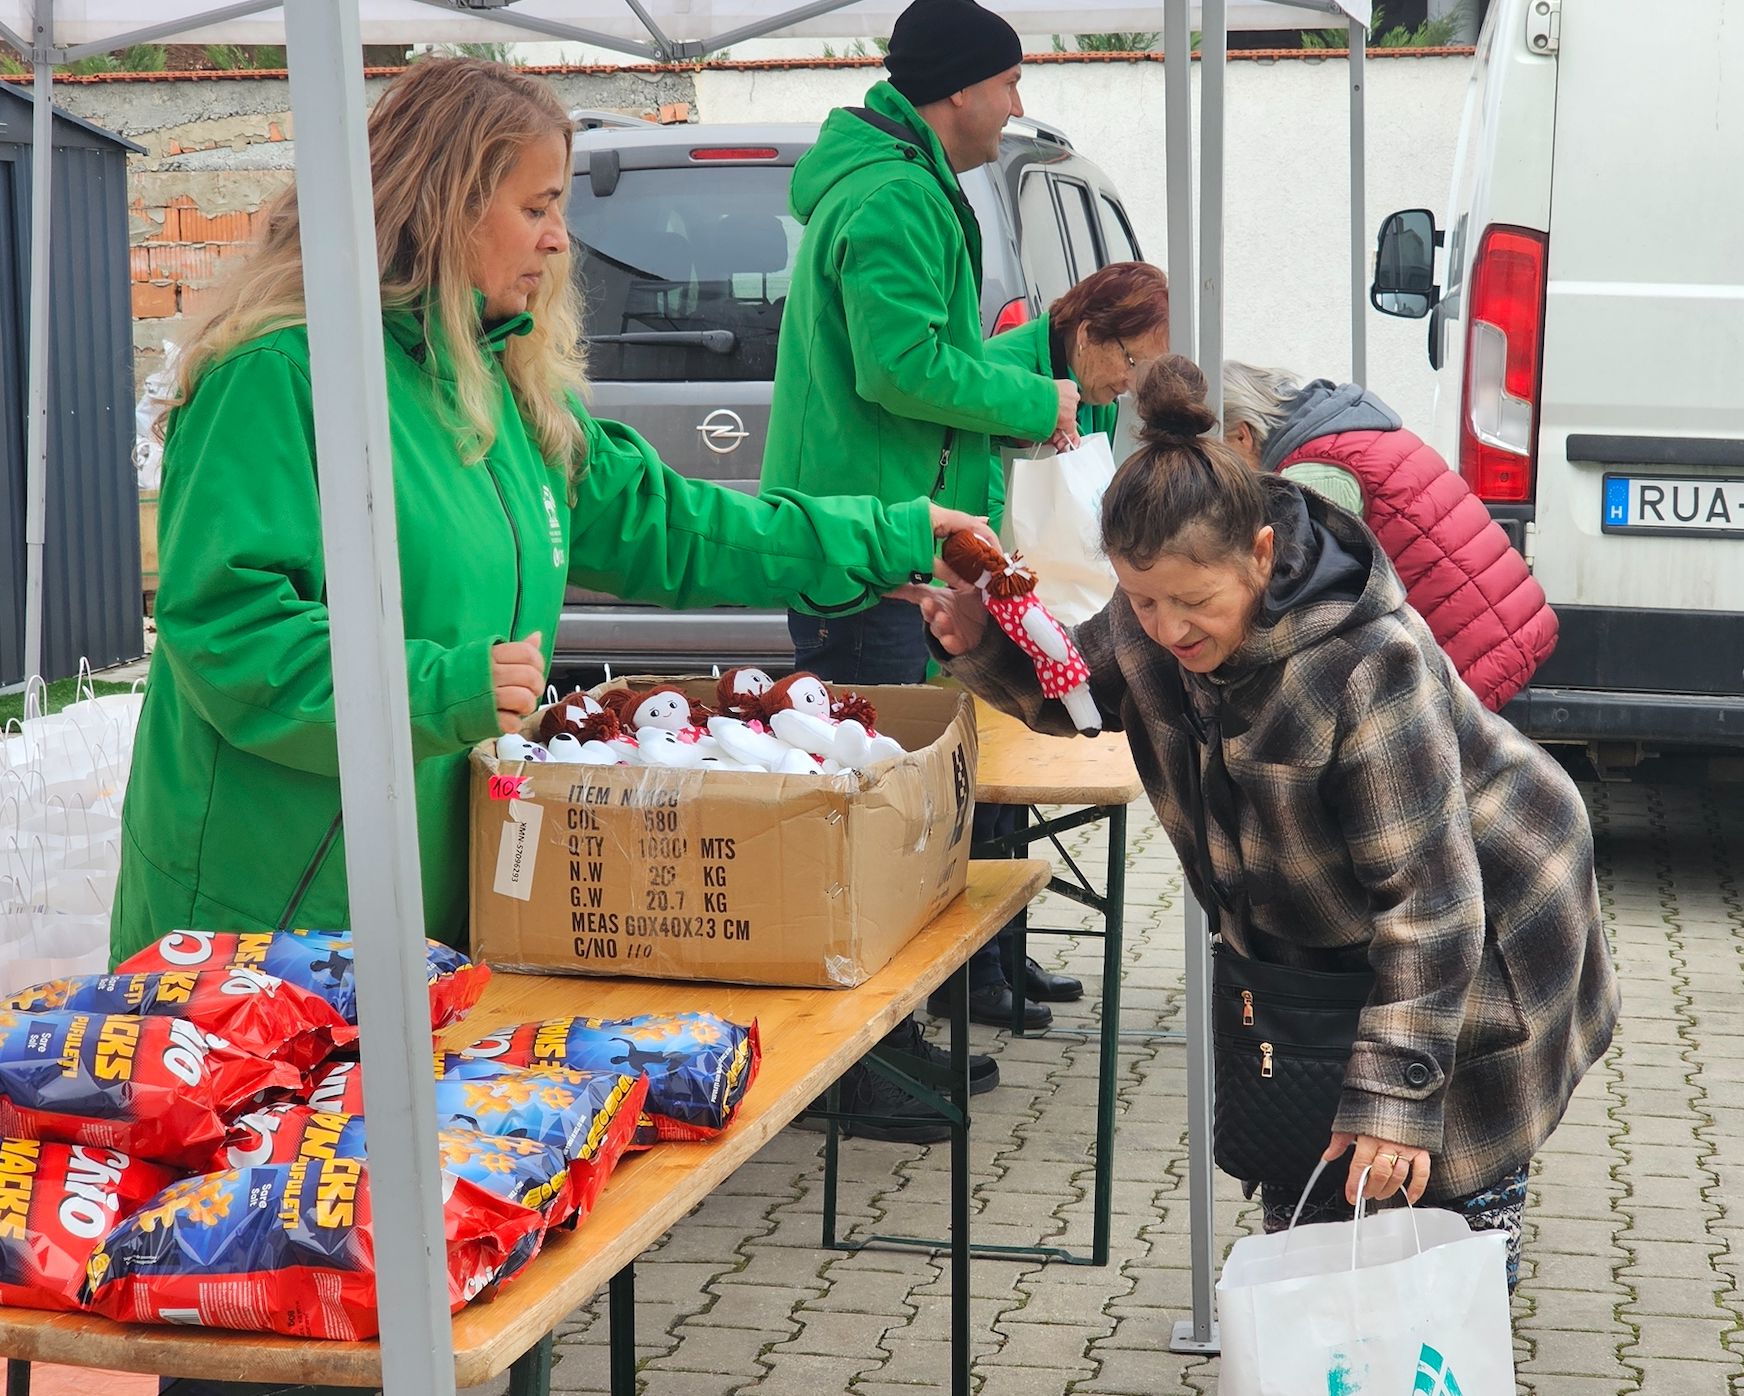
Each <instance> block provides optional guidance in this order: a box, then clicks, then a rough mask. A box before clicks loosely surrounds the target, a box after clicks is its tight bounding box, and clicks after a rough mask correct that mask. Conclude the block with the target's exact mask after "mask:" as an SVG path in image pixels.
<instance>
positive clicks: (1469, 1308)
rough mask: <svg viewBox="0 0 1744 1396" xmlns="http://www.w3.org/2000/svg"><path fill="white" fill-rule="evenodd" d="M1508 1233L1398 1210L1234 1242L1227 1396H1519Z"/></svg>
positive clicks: (1224, 1311)
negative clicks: (1510, 1303)
mask: <svg viewBox="0 0 1744 1396" xmlns="http://www.w3.org/2000/svg"><path fill="white" fill-rule="evenodd" d="M1507 1250H1508V1242H1507V1238H1506V1236H1504V1235H1503V1234H1502V1233H1501V1232H1499V1231H1487V1232H1474V1231H1472V1230H1471V1228H1470V1227H1469V1226H1467V1225H1466V1222H1465V1219H1464V1218H1463V1217H1461V1216H1460V1215H1459V1214H1458V1213H1455V1212H1448V1211H1442V1210H1439V1209H1436V1208H1429V1207H1423V1208H1399V1209H1397V1210H1393V1211H1385V1212H1380V1213H1371V1214H1370V1215H1369V1216H1367V1217H1359V1218H1358V1219H1357V1220H1355V1221H1348V1222H1330V1223H1322V1224H1319V1225H1314V1226H1302V1227H1296V1228H1295V1229H1294V1230H1293V1231H1290V1232H1278V1233H1276V1234H1274V1235H1270V1236H1248V1237H1244V1238H1243V1239H1241V1240H1239V1241H1237V1242H1236V1243H1235V1245H1234V1247H1233V1248H1232V1249H1231V1250H1230V1253H1229V1259H1228V1260H1227V1261H1225V1262H1224V1266H1223V1274H1222V1276H1221V1278H1219V1280H1218V1282H1217V1307H1218V1320H1219V1324H1220V1327H1221V1331H1222V1337H1223V1361H1222V1367H1221V1372H1220V1375H1219V1380H1218V1391H1219V1392H1220V1393H1221V1396H1329V1394H1330V1393H1336V1396H1514V1389H1515V1388H1514V1345H1513V1336H1512V1329H1511V1327H1510V1319H1509V1311H1508V1276H1507Z"/></svg>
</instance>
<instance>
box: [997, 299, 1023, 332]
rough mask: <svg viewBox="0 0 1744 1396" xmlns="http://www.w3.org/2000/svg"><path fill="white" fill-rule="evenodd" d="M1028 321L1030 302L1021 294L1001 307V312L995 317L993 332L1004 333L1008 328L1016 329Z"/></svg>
mask: <svg viewBox="0 0 1744 1396" xmlns="http://www.w3.org/2000/svg"><path fill="white" fill-rule="evenodd" d="M1028 323H1029V302H1028V301H1026V300H1025V299H1024V298H1023V297H1022V296H1019V297H1018V298H1017V299H1016V300H1014V301H1007V302H1006V303H1005V304H1004V305H1002V306H1000V307H999V314H998V315H996V316H994V317H993V333H994V334H1004V333H1005V332H1006V331H1007V330H1015V329H1016V328H1017V327H1018V326H1019V325H1027V324H1028Z"/></svg>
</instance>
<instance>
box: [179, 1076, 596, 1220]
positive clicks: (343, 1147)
mask: <svg viewBox="0 0 1744 1396" xmlns="http://www.w3.org/2000/svg"><path fill="white" fill-rule="evenodd" d="M437 1145H438V1147H439V1148H440V1149H441V1151H442V1167H443V1170H444V1171H445V1172H447V1173H450V1174H452V1175H453V1176H455V1177H457V1178H464V1179H466V1180H467V1181H468V1182H469V1183H476V1184H478V1186H479V1187H481V1188H483V1189H485V1191H487V1192H494V1193H496V1194H497V1195H498V1196H501V1197H507V1198H509V1199H510V1200H511V1201H514V1202H519V1203H520V1204H521V1205H522V1206H523V1207H531V1208H532V1209H533V1210H534V1211H536V1212H538V1213H539V1214H540V1215H541V1216H543V1217H544V1218H545V1220H546V1222H547V1223H548V1224H550V1225H552V1226H560V1225H562V1224H563V1223H564V1222H566V1221H568V1220H569V1219H570V1218H571V1217H572V1216H574V1215H575V1207H576V1203H575V1196H574V1188H573V1186H572V1183H571V1179H570V1175H569V1159H568V1158H567V1156H565V1154H564V1152H563V1150H562V1149H560V1148H558V1147H557V1146H556V1145H555V1144H541V1143H539V1142H538V1141H536V1140H532V1139H522V1138H517V1137H514V1136H511V1135H504V1134H481V1133H480V1132H479V1131H477V1130H474V1129H459V1128H447V1129H444V1130H442V1131H441V1133H440V1135H439V1136H438V1138H437ZM367 1152H368V1147H367V1138H366V1134H365V1125H364V1119H363V1116H362V1115H331V1114H328V1113H327V1112H326V1111H323V1110H317V1109H315V1108H314V1107H313V1106H312V1105H290V1104H280V1105H269V1106H267V1107H266V1109H264V1110H255V1111H252V1112H250V1113H249V1114H247V1115H241V1116H238V1117H237V1119H236V1120H235V1121H234V1122H233V1123H232V1124H231V1126H230V1134H229V1137H228V1138H226V1140H225V1141H224V1147H223V1148H222V1149H220V1150H219V1151H218V1153H217V1154H216V1155H215V1156H214V1158H213V1167H214V1168H215V1169H218V1170H222V1169H225V1168H253V1167H256V1166H258V1165H260V1164H264V1163H295V1162H296V1161H297V1160H298V1159H305V1158H363V1157H365V1156H366V1154H367Z"/></svg>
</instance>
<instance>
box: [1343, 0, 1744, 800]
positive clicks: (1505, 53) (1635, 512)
mask: <svg viewBox="0 0 1744 1396" xmlns="http://www.w3.org/2000/svg"><path fill="white" fill-rule="evenodd" d="M1741 160H1744V0H1677V3H1676V4H1675V5H1672V6H1666V5H1658V4H1649V3H1645V0H1493V3H1492V4H1491V6H1490V9H1489V14H1488V16H1487V18H1486V20H1485V23H1484V27H1483V32H1482V34H1481V35H1480V36H1479V38H1478V46H1477V55H1476V58H1475V61H1474V64H1473V69H1472V77H1471V85H1470V87H1469V88H1468V89H1467V92H1466V100H1465V113H1464V117H1463V121H1462V124H1461V128H1460V138H1459V151H1458V156H1457V159H1456V164H1455V171H1454V184H1453V190H1452V193H1451V196H1450V199H1449V206H1448V209H1447V212H1446V215H1445V217H1444V218H1443V219H1442V220H1441V221H1440V222H1439V224H1438V223H1437V221H1436V220H1435V219H1434V217H1433V215H1432V214H1431V213H1430V212H1429V211H1428V210H1425V209H1411V210H1406V211H1404V212H1401V213H1395V214H1393V215H1392V216H1391V217H1389V218H1388V219H1387V220H1386V221H1385V223H1384V224H1383V225H1382V228H1381V235H1380V243H1379V248H1378V253H1377V260H1376V275H1375V282H1374V286H1373V288H1372V290H1371V293H1370V295H1371V301H1372V303H1373V304H1374V306H1375V308H1376V309H1377V310H1380V311H1382V312H1384V313H1386V314H1391V315H1405V316H1409V317H1414V318H1415V317H1424V316H1427V318H1428V329H1429V361H1430V363H1431V365H1433V366H1434V367H1435V369H1436V370H1437V390H1436V410H1435V420H1434V427H1433V434H1432V435H1431V436H1430V442H1431V444H1432V445H1434V446H1435V447H1436V448H1437V449H1439V450H1440V451H1441V452H1442V453H1443V454H1444V455H1445V456H1446V457H1447V459H1448V461H1449V462H1451V463H1453V464H1454V465H1455V466H1456V467H1457V468H1458V470H1459V471H1460V473H1461V474H1462V475H1463V476H1464V477H1465V479H1466V480H1467V482H1468V483H1469V484H1470V485H1471V486H1472V488H1473V489H1474V490H1475V491H1476V492H1477V493H1478V495H1479V496H1480V497H1481V498H1483V499H1484V500H1485V502H1486V503H1488V504H1489V506H1490V510H1491V513H1492V514H1493V515H1494V516H1495V517H1496V518H1497V519H1498V520H1500V521H1501V523H1502V524H1503V526H1504V527H1505V528H1506V529H1507V530H1508V532H1509V534H1510V536H1511V537H1512V538H1513V540H1514V544H1515V546H1516V547H1518V548H1519V549H1520V551H1521V552H1522V553H1523V554H1524V555H1525V557H1526V559H1527V561H1528V562H1529V563H1530V564H1531V565H1532V569H1533V572H1534V574H1535V575H1536V576H1537V578H1538V580H1539V582H1540V583H1541V584H1542V585H1543V587H1544V590H1545V592H1546V594H1547V595H1548V596H1549V598H1550V601H1551V604H1552V605H1553V606H1554V607H1555V608H1556V612H1557V615H1558V616H1559V617H1560V618H1561V621H1562V633H1561V638H1560V640H1559V641H1558V644H1557V649H1556V652H1555V653H1554V654H1553V655H1552V656H1551V657H1550V658H1549V659H1548V660H1547V661H1546V662H1545V663H1544V665H1543V667H1542V668H1540V670H1539V671H1538V674H1537V676H1536V678H1535V679H1534V682H1533V686H1532V688H1531V689H1530V690H1528V691H1527V692H1526V693H1525V694H1523V695H1522V696H1521V697H1520V698H1519V699H1517V700H1516V701H1515V703H1514V704H1512V705H1511V706H1510V708H1509V709H1508V712H1507V715H1508V716H1509V717H1510V718H1511V719H1513V720H1514V721H1515V723H1516V724H1517V725H1519V726H1520V727H1521V728H1523V729H1524V730H1525V731H1526V732H1527V733H1529V734H1530V735H1532V736H1533V737H1536V738H1538V739H1539V740H1541V741H1547V742H1577V743H1582V744H1585V745H1586V746H1587V747H1588V750H1589V751H1590V752H1591V753H1592V755H1593V757H1594V759H1595V764H1597V765H1598V766H1599V767H1600V769H1601V770H1606V769H1614V768H1617V767H1620V766H1627V765H1631V764H1633V763H1634V762H1635V761H1638V760H1639V759H1640V758H1641V757H1642V756H1643V755H1648V754H1652V753H1656V752H1665V753H1671V752H1675V751H1678V750H1679V749H1685V750H1687V749H1690V748H1700V749H1705V750H1708V751H1714V750H1723V751H1729V752H1730V753H1731V754H1732V755H1733V756H1737V755H1740V754H1744V193H1741V192H1740V191H1741V189H1744V185H1741V184H1740V180H1739V170H1740V161H1741ZM1437 248H1440V249H1442V256H1441V259H1440V263H1439V268H1438V267H1437V263H1436V249H1437ZM1438 270H1439V281H1438V280H1437V271H1438Z"/></svg>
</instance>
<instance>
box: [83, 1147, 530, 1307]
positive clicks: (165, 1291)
mask: <svg viewBox="0 0 1744 1396" xmlns="http://www.w3.org/2000/svg"><path fill="white" fill-rule="evenodd" d="M445 1188H446V1195H445V1197H444V1199H443V1205H442V1220H443V1229H444V1232H445V1234H446V1237H447V1241H448V1301H449V1307H450V1309H458V1308H460V1307H461V1305H463V1304H465V1303H466V1302H467V1301H468V1300H470V1299H473V1298H474V1297H476V1296H477V1295H478V1294H479V1293H480V1292H481V1291H482V1290H483V1289H484V1288H485V1287H486V1286H488V1285H490V1284H492V1283H493V1282H494V1281H496V1280H497V1279H499V1278H501V1277H502V1276H503V1272H504V1269H505V1267H506V1266H507V1265H509V1264H510V1263H511V1261H514V1260H515V1259H517V1258H518V1257H519V1256H522V1255H525V1254H528V1253H529V1252H528V1237H529V1236H530V1235H532V1234H534V1233H542V1232H543V1229H544V1225H545V1223H544V1220H543V1219H542V1218H541V1217H540V1215H539V1214H538V1213H537V1212H535V1211H534V1210H533V1209H532V1208H530V1207H523V1206H521V1204H520V1203H518V1202H511V1201H510V1200H509V1199H507V1198H505V1197H499V1196H497V1195H496V1194H494V1193H490V1192H486V1191H485V1190H484V1189H483V1188H480V1187H477V1186H476V1185H474V1184H472V1183H469V1182H467V1181H466V1180H465V1179H463V1178H448V1179H446V1180H445ZM370 1215H371V1214H370V1198H369V1175H368V1172H367V1170H366V1168H365V1166H364V1164H363V1161H362V1160H361V1159H355V1158H331V1159H300V1160H298V1161H297V1162H296V1163H283V1164H264V1165H261V1166H259V1167H255V1168H236V1169H229V1170H227V1171H225V1172H222V1173H208V1174H206V1175H204V1176H203V1177H197V1178H185V1179H183V1180H182V1181H181V1182H179V1183H172V1184H171V1185H170V1186H169V1187H168V1188H165V1189H164V1190H163V1191H162V1192H160V1193H158V1194H157V1196H156V1197H154V1198H152V1199H151V1200H150V1201H149V1202H147V1203H146V1205H145V1206H144V1207H143V1208H142V1209H141V1210H140V1211H138V1212H136V1213H134V1214H133V1216H131V1217H129V1218H128V1219H127V1220H126V1221H124V1222H122V1223H121V1225H119V1226H118V1227H116V1228H115V1230H113V1231H112V1232H110V1233H109V1236H108V1238H107V1239H106V1240H105V1241H104V1242H103V1243H102V1244H101V1245H100V1246H99V1247H98V1248H97V1249H96V1251H95V1252H93V1254H92V1256H91V1259H90V1263H89V1264H88V1265H87V1266H86V1267H85V1290H84V1299H85V1302H86V1305H87V1307H88V1308H90V1309H91V1310H92V1312H94V1313H98V1314H102V1315H103V1316H104V1317H105V1318H111V1319H114V1320H115V1321H116V1322H118V1323H178V1324H195V1325H200V1326H204V1327H208V1328H238V1329H261V1330H264V1331H267V1332H271V1333H284V1334H288V1335H289V1336H291V1337H295V1338H338V1339H346V1340H351V1339H359V1338H370V1337H373V1336H375V1334H376V1332H377V1321H376V1308H375V1239H374V1236H373V1235H372V1233H371V1230H370ZM535 1244H536V1243H535Z"/></svg>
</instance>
